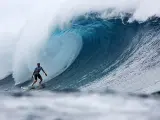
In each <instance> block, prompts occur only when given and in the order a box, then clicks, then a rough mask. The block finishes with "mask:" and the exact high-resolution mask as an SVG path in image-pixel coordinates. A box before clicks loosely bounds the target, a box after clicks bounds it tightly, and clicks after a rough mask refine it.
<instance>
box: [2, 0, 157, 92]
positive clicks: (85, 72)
mask: <svg viewBox="0 0 160 120" xmlns="http://www.w3.org/2000/svg"><path fill="white" fill-rule="evenodd" d="M17 2H18V3H19V4H16V2H14V3H12V4H8V3H5V2H3V3H2V6H4V7H3V8H2V9H3V12H1V13H0V14H1V16H2V18H3V19H2V20H1V21H0V24H1V25H2V27H1V28H0V32H1V34H0V40H1V43H0V49H1V51H0V57H1V59H0V65H1V69H0V77H1V78H4V77H6V76H8V75H10V74H12V75H13V78H14V81H15V84H20V83H23V82H25V81H27V80H29V79H30V76H31V74H32V71H33V69H34V67H35V65H36V63H37V62H41V64H42V66H43V67H44V69H45V70H46V71H47V73H48V75H49V76H48V77H47V78H45V77H44V78H45V81H48V82H47V85H48V88H50V89H55V88H58V89H63V88H79V87H81V88H82V89H106V88H109V89H117V90H122V91H123V90H124V91H126V90H127V91H132V92H133V91H140V92H142V91H143V92H144V91H145V92H151V91H155V90H157V89H158V87H159V85H158V83H159V80H158V77H160V76H159V75H158V71H159V32H160V31H159V29H160V28H159V19H158V17H159V11H158V10H159V9H160V7H159V6H158V3H159V2H158V0H157V1H154V2H153V1H152V2H151V1H149V0H145V1H142V0H141V1H140V0H130V1H127V0H118V1H116V2H115V1H113V0H112V1H111V0H101V1H99V0H94V1H91V0H87V1H85V0H81V1H73V0H61V1H54V2H53V1H50V0H48V1H45V3H44V2H43V1H35V2H32V1H28V2H27V3H25V4H24V3H21V2H20V1H18V0H17ZM37 2H38V3H39V4H38V5H37ZM30 3H32V4H30ZM147 5H150V6H154V7H153V8H150V9H146V6H147ZM17 6H18V7H17ZM20 6H21V7H20ZM8 8H10V10H9V11H8ZM7 13H8V14H7ZM13 16H14V17H13ZM153 17H154V18H153ZM153 68H154V69H153ZM131 84H132V85H131ZM153 88H154V89H153Z"/></svg>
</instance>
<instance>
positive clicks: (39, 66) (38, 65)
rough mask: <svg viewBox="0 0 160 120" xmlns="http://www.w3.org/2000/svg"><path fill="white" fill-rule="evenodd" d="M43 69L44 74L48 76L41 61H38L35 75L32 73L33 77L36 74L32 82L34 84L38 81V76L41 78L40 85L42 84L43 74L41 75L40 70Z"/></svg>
mask: <svg viewBox="0 0 160 120" xmlns="http://www.w3.org/2000/svg"><path fill="white" fill-rule="evenodd" d="M41 70H42V71H43V72H44V74H45V75H46V76H47V73H46V72H45V71H44V70H43V68H42V67H41V65H40V63H37V67H36V68H35V70H34V72H33V75H32V78H33V76H34V79H35V80H34V82H33V83H32V86H33V85H34V84H35V83H36V82H37V78H39V79H40V82H39V85H41V83H42V80H43V79H42V76H41V75H40V71H41Z"/></svg>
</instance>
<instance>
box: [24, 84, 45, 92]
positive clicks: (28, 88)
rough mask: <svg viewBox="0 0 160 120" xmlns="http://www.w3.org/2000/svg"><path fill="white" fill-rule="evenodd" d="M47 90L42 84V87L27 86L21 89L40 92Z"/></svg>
mask: <svg viewBox="0 0 160 120" xmlns="http://www.w3.org/2000/svg"><path fill="white" fill-rule="evenodd" d="M43 88H45V85H44V84H42V85H41V86H26V87H21V89H22V90H24V91H30V90H40V89H43Z"/></svg>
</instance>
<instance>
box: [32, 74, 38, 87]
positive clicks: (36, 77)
mask: <svg viewBox="0 0 160 120" xmlns="http://www.w3.org/2000/svg"><path fill="white" fill-rule="evenodd" d="M34 78H35V80H34V82H33V83H32V86H33V85H34V84H35V83H36V82H37V75H35V76H34Z"/></svg>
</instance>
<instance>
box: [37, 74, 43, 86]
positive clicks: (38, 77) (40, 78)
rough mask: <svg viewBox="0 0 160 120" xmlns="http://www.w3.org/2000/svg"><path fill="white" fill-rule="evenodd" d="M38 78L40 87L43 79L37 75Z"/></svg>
mask: <svg viewBox="0 0 160 120" xmlns="http://www.w3.org/2000/svg"><path fill="white" fill-rule="evenodd" d="M38 78H39V79H40V82H39V85H41V83H42V80H43V79H42V76H41V75H40V74H39V75H38Z"/></svg>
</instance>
